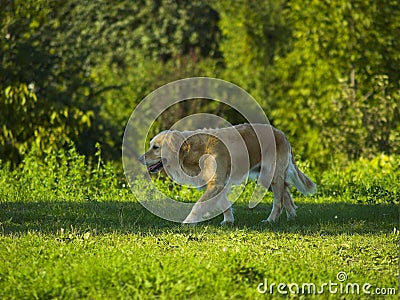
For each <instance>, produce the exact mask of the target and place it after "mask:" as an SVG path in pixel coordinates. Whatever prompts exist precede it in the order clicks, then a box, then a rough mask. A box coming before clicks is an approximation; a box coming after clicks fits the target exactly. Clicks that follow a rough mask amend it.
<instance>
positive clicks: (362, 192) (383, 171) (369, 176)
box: [320, 154, 400, 203]
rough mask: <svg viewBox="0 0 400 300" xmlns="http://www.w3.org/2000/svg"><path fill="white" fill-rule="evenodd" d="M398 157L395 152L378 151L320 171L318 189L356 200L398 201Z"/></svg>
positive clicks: (366, 201) (399, 175)
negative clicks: (391, 153) (369, 157)
mask: <svg viewBox="0 0 400 300" xmlns="http://www.w3.org/2000/svg"><path fill="white" fill-rule="evenodd" d="M399 159H400V157H399V156H397V155H392V156H388V155H384V154H381V155H378V156H376V157H374V158H373V159H365V158H360V159H359V160H357V161H353V162H350V163H349V164H348V165H347V166H345V167H334V168H333V169H332V170H328V171H326V172H324V173H323V174H322V179H321V184H320V187H321V192H322V193H324V194H326V195H331V196H347V197H349V198H350V199H351V200H353V201H357V202H358V203H399V200H400V199H399V198H400V187H399V181H400V167H399Z"/></svg>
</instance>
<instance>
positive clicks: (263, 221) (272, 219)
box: [261, 216, 276, 224]
mask: <svg viewBox="0 0 400 300" xmlns="http://www.w3.org/2000/svg"><path fill="white" fill-rule="evenodd" d="M275 222H276V219H274V218H272V217H271V216H269V217H268V218H267V219H265V220H262V221H261V223H268V224H273V223H275Z"/></svg>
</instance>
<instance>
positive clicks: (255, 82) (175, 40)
mask: <svg viewBox="0 0 400 300" xmlns="http://www.w3.org/2000/svg"><path fill="white" fill-rule="evenodd" d="M0 24H1V26H0V160H1V161H3V162H7V163H9V165H10V166H12V167H16V166H18V164H19V163H20V162H21V161H22V159H23V157H24V155H25V154H26V153H27V152H29V151H30V150H31V149H32V148H35V149H36V150H37V153H38V155H39V156H40V155H41V153H46V152H48V151H52V150H59V149H63V148H67V147H69V146H70V145H71V144H74V145H75V146H76V148H77V149H78V151H79V152H80V153H82V154H85V155H87V156H91V155H93V154H94V152H95V151H96V147H95V144H96V143H100V144H101V147H102V155H104V156H105V157H106V159H109V160H115V161H119V160H120V159H121V158H120V157H121V142H122V136H123V132H124V129H125V125H126V123H127V121H128V119H129V116H130V114H131V113H132V111H133V109H134V108H135V106H136V105H137V104H138V103H139V102H140V101H141V100H142V99H143V98H144V97H145V96H146V95H147V94H148V93H150V92H152V91H153V90H154V89H156V88H158V87H160V86H162V85H163V84H165V83H168V82H171V81H174V80H177V79H181V78H186V77H192V76H210V77H217V78H221V79H224V80H228V81H231V82H233V83H235V84H237V85H239V86H241V87H243V88H244V89H245V90H246V91H248V92H249V93H250V94H251V95H252V96H253V97H254V98H255V99H256V100H257V101H258V102H259V103H260V105H261V106H262V107H263V109H264V110H265V112H266V114H267V116H268V117H269V119H270V121H271V123H272V124H273V125H274V126H276V127H278V128H280V129H281V130H283V131H284V132H286V134H287V135H288V137H289V139H290V141H291V143H292V145H293V148H294V149H295V153H296V154H297V155H299V156H300V157H301V158H302V159H304V160H308V161H309V162H310V163H311V165H312V166H314V167H318V168H322V169H323V168H326V167H327V166H328V165H329V164H330V163H331V162H332V161H335V162H346V161H349V160H354V159H358V158H360V157H366V158H371V157H374V156H376V155H379V154H381V153H385V154H388V155H391V154H398V153H400V111H399V104H400V6H399V2H398V1H393V0H380V1H368V0H337V1H303V0H301V1H300V0H287V1H283V0H250V1H226V0H222V1H200V0H194V1H176V0H175V1H173V0H146V1H144V0H140V1H139V0H136V1H128V0H119V1H109V0H98V1H78V0H66V1H54V0H50V1H42V0H14V1H12V0H3V1H1V2H0ZM198 111H208V112H210V113H218V115H220V116H223V117H226V118H227V119H229V121H230V122H232V123H237V122H241V121H242V120H239V119H238V118H236V117H235V116H234V115H232V114H231V112H230V111H229V109H226V108H224V107H220V106H216V105H215V103H212V102H210V101H204V102H201V103H200V102H198V101H197V102H196V101H195V102H189V103H187V104H185V105H184V106H182V107H179V108H177V109H171V110H169V111H168V115H167V117H165V118H163V119H162V120H163V121H162V122H159V124H158V125H157V126H158V127H157V128H155V130H161V129H163V128H167V127H169V126H170V125H172V124H173V122H175V121H176V120H179V119H180V118H182V117H183V116H186V115H188V114H190V113H195V112H198Z"/></svg>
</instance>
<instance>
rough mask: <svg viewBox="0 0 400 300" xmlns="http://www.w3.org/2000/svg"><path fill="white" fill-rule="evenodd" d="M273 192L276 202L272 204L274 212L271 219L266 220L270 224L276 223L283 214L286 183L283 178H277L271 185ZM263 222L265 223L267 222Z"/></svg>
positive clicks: (270, 216)
mask: <svg viewBox="0 0 400 300" xmlns="http://www.w3.org/2000/svg"><path fill="white" fill-rule="evenodd" d="M271 189H272V192H273V193H274V202H273V204H272V211H271V214H270V215H269V217H268V218H267V219H266V220H265V221H267V222H269V223H273V222H275V221H276V220H277V219H278V218H279V216H280V215H281V213H282V208H283V202H284V199H285V196H286V195H285V193H286V188H285V181H284V180H283V178H280V177H276V178H274V181H273V182H272V184H271ZM265 221H263V222H265Z"/></svg>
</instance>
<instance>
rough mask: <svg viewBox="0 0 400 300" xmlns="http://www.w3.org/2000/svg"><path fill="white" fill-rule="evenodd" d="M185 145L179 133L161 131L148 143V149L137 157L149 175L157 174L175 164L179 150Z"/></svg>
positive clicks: (183, 138)
mask: <svg viewBox="0 0 400 300" xmlns="http://www.w3.org/2000/svg"><path fill="white" fill-rule="evenodd" d="M185 143H186V142H185V137H184V136H183V135H182V133H180V132H179V131H176V130H166V131H163V132H161V133H159V134H157V135H156V136H155V137H154V138H153V139H152V140H151V141H150V147H149V149H148V150H147V151H146V153H145V154H143V155H142V156H140V157H139V161H140V162H141V163H142V164H143V165H145V166H146V167H147V170H148V171H149V173H152V174H155V173H158V172H160V171H161V170H162V169H163V168H164V167H165V166H167V165H168V164H170V163H172V162H177V157H178V153H179V150H180V148H181V146H182V145H185Z"/></svg>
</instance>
